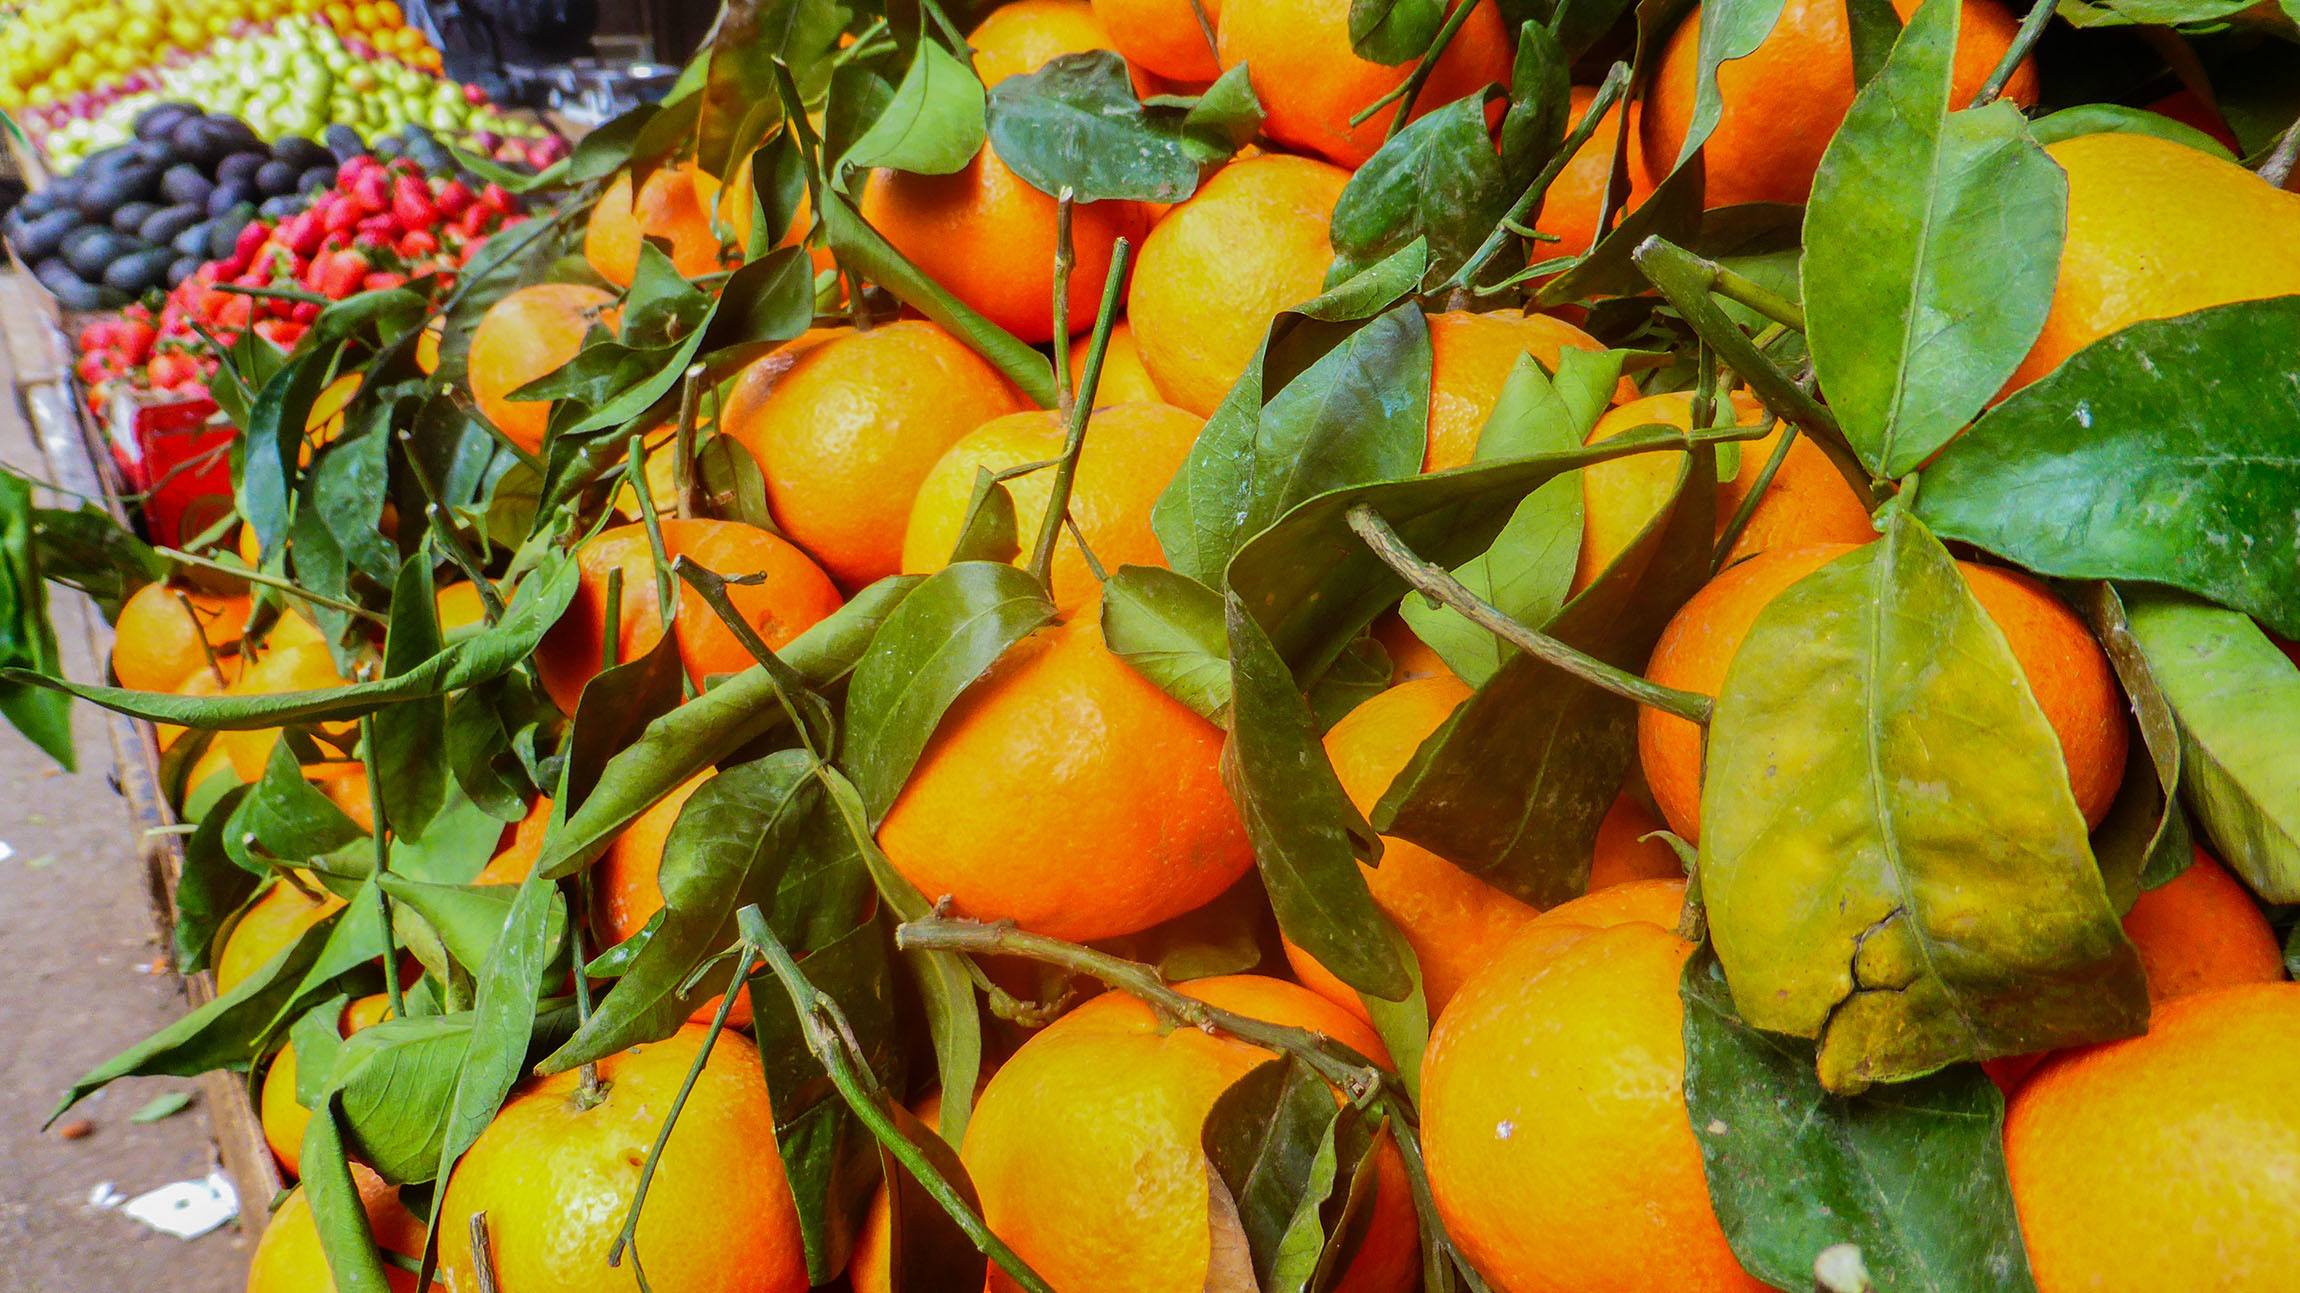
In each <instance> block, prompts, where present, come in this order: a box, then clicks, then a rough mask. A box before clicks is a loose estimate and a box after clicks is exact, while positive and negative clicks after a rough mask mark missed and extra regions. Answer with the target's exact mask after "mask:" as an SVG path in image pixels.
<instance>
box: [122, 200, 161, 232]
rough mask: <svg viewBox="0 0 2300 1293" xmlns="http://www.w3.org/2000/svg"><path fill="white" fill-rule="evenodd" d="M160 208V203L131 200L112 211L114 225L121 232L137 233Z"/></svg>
mask: <svg viewBox="0 0 2300 1293" xmlns="http://www.w3.org/2000/svg"><path fill="white" fill-rule="evenodd" d="M159 209H160V208H159V205H158V204H157V203H153V202H130V203H129V204H128V205H126V206H124V207H121V208H120V209H119V210H117V211H114V212H113V213H112V227H113V228H114V229H117V230H119V231H120V232H121V233H135V232H136V231H137V230H139V229H141V228H143V227H144V222H145V221H146V220H149V219H151V218H152V215H153V213H154V212H157V211H158V210H159Z"/></svg>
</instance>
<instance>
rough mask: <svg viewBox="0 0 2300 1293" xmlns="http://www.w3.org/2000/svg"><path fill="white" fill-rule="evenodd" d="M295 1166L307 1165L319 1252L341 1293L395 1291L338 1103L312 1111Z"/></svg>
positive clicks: (307, 1188) (307, 1192)
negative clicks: (346, 1148) (354, 1175)
mask: <svg viewBox="0 0 2300 1293" xmlns="http://www.w3.org/2000/svg"><path fill="white" fill-rule="evenodd" d="M297 1166H298V1167H300V1168H302V1169H303V1193H304V1201H305V1202H306V1203H308V1204H310V1205H311V1219H312V1223H313V1224H314V1226H316V1227H317V1229H318V1231H319V1247H320V1252H321V1253H323V1254H325V1255H326V1257H327V1269H328V1275H329V1276H330V1277H331V1278H332V1279H333V1281H334V1284H335V1287H336V1289H337V1290H339V1293H391V1283H390V1281H389V1280H388V1279H386V1278H385V1276H384V1272H383V1257H382V1255H381V1254H379V1253H378V1252H376V1249H375V1232H374V1231H372V1230H370V1229H368V1224H367V1209H366V1208H365V1207H364V1206H362V1205H361V1203H360V1199H359V1187H358V1186H356V1185H354V1184H353V1183H352V1179H351V1164H350V1161H349V1160H348V1159H346V1158H345V1157H344V1152H343V1128H342V1127H341V1126H340V1125H339V1124H338V1123H337V1121H336V1111H335V1106H334V1104H332V1103H328V1104H323V1105H321V1106H320V1107H319V1108H317V1109H315V1110H313V1111H312V1118H311V1122H310V1123H309V1124H307V1125H306V1126H305V1128H304V1133H303V1148H302V1152H301V1153H300V1154H299V1155H298V1157H297ZM443 1193H444V1191H443Z"/></svg>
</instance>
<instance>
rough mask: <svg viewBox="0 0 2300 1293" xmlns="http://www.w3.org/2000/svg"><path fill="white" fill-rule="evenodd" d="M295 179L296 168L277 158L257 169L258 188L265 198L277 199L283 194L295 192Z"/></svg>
mask: <svg viewBox="0 0 2300 1293" xmlns="http://www.w3.org/2000/svg"><path fill="white" fill-rule="evenodd" d="M295 177H296V168H295V167H294V166H293V165H291V164H289V163H287V162H283V161H281V160H280V159H278V158H276V157H275V158H273V159H272V160H270V161H268V162H265V163H264V164H263V165H262V166H260V167H257V168H256V187H257V188H258V189H261V190H262V191H263V195H264V196H265V197H267V198H276V197H278V196H279V195H280V194H282V193H293V192H295Z"/></svg>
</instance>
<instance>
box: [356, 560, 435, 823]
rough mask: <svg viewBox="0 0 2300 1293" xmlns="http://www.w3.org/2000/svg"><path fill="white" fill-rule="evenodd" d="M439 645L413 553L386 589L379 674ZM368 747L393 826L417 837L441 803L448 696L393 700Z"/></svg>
mask: <svg viewBox="0 0 2300 1293" xmlns="http://www.w3.org/2000/svg"><path fill="white" fill-rule="evenodd" d="M445 649H446V643H445V642H444V641H442V640H441V638H440V635H439V611H438V603H437V601H436V600H435V597H434V593H433V589H432V583H431V557H430V556H429V554H426V553H418V554H417V555H415V556H412V557H409V558H408V559H407V562H406V564H404V565H402V566H401V567H400V568H399V577H398V579H397V580H395V581H394V583H393V585H392V591H391V623H390V625H389V626H388V628H387V629H386V632H385V634H384V639H383V676H384V677H386V678H388V677H391V676H392V675H393V674H399V673H405V672H407V671H408V670H409V669H412V668H414V667H415V666H417V665H419V664H421V663H422V662H423V661H425V660H428V659H430V658H431V657H432V656H434V655H436V654H438V653H439V652H440V651H442V650H445ZM374 731H375V748H374V749H373V750H370V751H369V752H368V757H369V758H370V759H371V760H372V761H373V764H374V772H375V773H376V788H377V789H378V791H380V792H381V796H382V799H383V809H384V818H385V820H386V821H387V822H389V823H390V828H391V829H392V830H393V831H396V832H398V833H399V834H402V835H421V834H423V831H424V828H425V827H426V826H429V825H430V824H431V820H432V818H433V817H434V816H436V815H437V814H438V812H439V810H440V808H441V806H442V805H444V804H445V803H446V802H447V781H448V776H447V765H446V764H445V763H444V762H443V761H442V760H441V759H440V757H439V752H440V751H441V750H443V749H446V748H447V700H446V698H445V697H442V696H427V697H425V698H423V699H421V700H413V701H409V702H408V703H407V704H404V705H393V706H390V707H389V708H387V709H384V710H382V711H381V712H379V713H378V714H377V715H376V716H375V728H374Z"/></svg>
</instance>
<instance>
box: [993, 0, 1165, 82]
mask: <svg viewBox="0 0 2300 1293" xmlns="http://www.w3.org/2000/svg"><path fill="white" fill-rule="evenodd" d="M966 43H967V45H968V46H969V47H970V48H972V49H973V50H974V74H975V75H976V76H979V77H981V78H982V85H983V88H984V89H989V88H990V87H992V86H994V85H997V84H998V83H999V82H1000V81H1003V80H1005V79H1006V78H1008V77H1010V76H1024V75H1027V74H1029V73H1031V72H1035V71H1037V70H1038V69H1039V68H1042V67H1044V66H1046V65H1047V64H1048V63H1051V62H1053V61H1054V60H1055V59H1057V58H1060V57H1062V56H1063V55H1064V54H1084V53H1087V52H1089V51H1091V50H1097V49H1116V48H1117V47H1116V46H1115V45H1112V44H1111V43H1110V33H1109V32H1108V31H1106V30H1105V29H1104V28H1103V26H1102V20H1101V19H1100V18H1098V17H1096V16H1095V13H1094V6H1092V5H1090V4H1088V3H1087V0H1010V2H1009V3H1007V4H1002V5H1000V6H998V7H997V8H996V9H993V10H991V11H990V12H989V13H988V14H985V15H984V16H983V19H982V21H981V22H979V23H976V24H975V26H974V30H973V31H970V32H968V33H967V34H966ZM1129 71H1132V72H1133V74H1134V92H1135V93H1136V94H1137V95H1143V96H1147V95H1150V94H1154V93H1156V91H1155V90H1154V89H1153V88H1152V87H1151V86H1150V85H1149V83H1148V82H1147V80H1146V79H1145V78H1144V77H1143V76H1142V74H1141V73H1140V71H1139V70H1135V69H1129Z"/></svg>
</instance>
